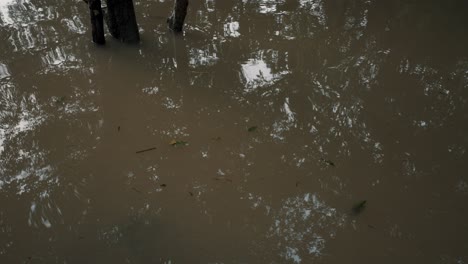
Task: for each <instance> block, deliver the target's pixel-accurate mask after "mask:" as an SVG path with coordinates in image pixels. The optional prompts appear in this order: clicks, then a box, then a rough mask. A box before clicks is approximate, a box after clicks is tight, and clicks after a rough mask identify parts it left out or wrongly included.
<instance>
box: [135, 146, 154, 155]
mask: <svg viewBox="0 0 468 264" xmlns="http://www.w3.org/2000/svg"><path fill="white" fill-rule="evenodd" d="M155 149H156V147H152V148H148V149H143V150H139V151H137V152H136V154H140V153H143V152H147V151H151V150H155Z"/></svg>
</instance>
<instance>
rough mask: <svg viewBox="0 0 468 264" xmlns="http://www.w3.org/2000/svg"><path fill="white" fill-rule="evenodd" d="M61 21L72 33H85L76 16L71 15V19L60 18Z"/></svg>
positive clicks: (83, 26) (81, 23)
mask: <svg viewBox="0 0 468 264" xmlns="http://www.w3.org/2000/svg"><path fill="white" fill-rule="evenodd" d="M62 22H64V23H65V24H66V25H67V27H68V29H69V30H70V31H71V32H73V33H77V34H84V33H86V27H85V25H84V24H83V22H82V21H81V19H80V18H79V17H78V16H73V19H69V18H64V19H62Z"/></svg>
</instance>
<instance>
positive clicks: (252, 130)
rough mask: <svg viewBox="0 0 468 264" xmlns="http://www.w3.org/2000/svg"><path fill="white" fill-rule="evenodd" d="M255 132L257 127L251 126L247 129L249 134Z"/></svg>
mask: <svg viewBox="0 0 468 264" xmlns="http://www.w3.org/2000/svg"><path fill="white" fill-rule="evenodd" d="M255 130H257V126H251V127H249V129H247V131H249V132H254V131H255Z"/></svg>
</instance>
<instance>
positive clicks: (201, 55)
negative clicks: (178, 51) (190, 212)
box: [189, 47, 219, 68]
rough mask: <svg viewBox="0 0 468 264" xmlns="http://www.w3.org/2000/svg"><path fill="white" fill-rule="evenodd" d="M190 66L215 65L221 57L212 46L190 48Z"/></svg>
mask: <svg viewBox="0 0 468 264" xmlns="http://www.w3.org/2000/svg"><path fill="white" fill-rule="evenodd" d="M189 53H190V61H189V63H190V66H191V67H192V68H196V67H200V66H213V65H215V64H216V62H218V60H219V58H218V55H217V54H216V52H215V51H214V50H213V51H212V48H210V47H208V48H207V49H205V50H201V49H190V52H189Z"/></svg>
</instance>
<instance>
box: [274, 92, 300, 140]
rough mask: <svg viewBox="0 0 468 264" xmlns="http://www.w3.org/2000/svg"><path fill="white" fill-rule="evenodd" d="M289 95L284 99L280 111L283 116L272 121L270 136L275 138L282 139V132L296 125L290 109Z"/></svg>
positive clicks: (293, 114)
mask: <svg viewBox="0 0 468 264" xmlns="http://www.w3.org/2000/svg"><path fill="white" fill-rule="evenodd" d="M289 105H290V103H289V97H286V98H285V100H284V104H283V107H282V108H281V112H282V113H284V115H283V118H281V119H280V120H278V121H276V122H275V123H273V130H272V132H271V133H270V136H271V137H273V138H274V139H277V140H284V138H285V137H284V135H283V134H284V132H286V131H289V130H290V129H291V128H294V127H297V124H296V117H295V115H296V114H295V113H294V112H293V111H291V108H290V106H289Z"/></svg>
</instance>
